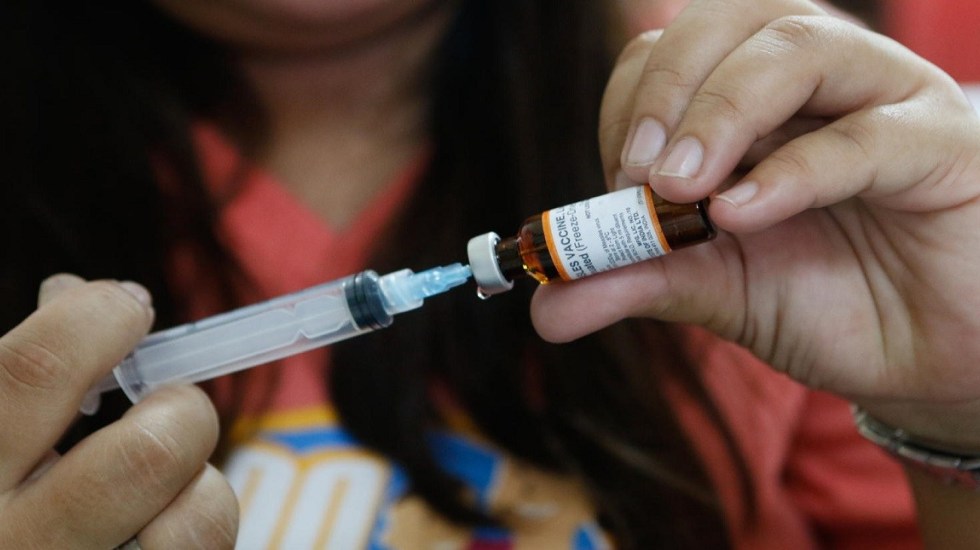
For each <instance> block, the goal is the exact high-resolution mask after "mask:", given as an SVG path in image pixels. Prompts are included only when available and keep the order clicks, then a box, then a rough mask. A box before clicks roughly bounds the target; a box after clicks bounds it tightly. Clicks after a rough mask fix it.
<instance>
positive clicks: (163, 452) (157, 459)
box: [120, 422, 194, 493]
mask: <svg viewBox="0 0 980 550" xmlns="http://www.w3.org/2000/svg"><path fill="white" fill-rule="evenodd" d="M133 428H134V429H133V430H130V431H128V433H127V436H128V437H127V441H126V442H125V445H123V446H121V448H122V449H123V451H122V456H121V457H120V460H121V463H122V464H123V467H124V468H125V471H126V472H127V474H128V479H130V480H131V481H132V483H133V484H134V485H138V486H139V487H138V488H136V489H137V490H138V489H139V488H143V489H146V488H149V490H151V491H155V490H159V491H161V492H166V493H172V492H173V491H174V489H175V488H177V487H176V486H177V485H180V484H183V482H184V481H185V480H186V476H187V471H188V470H189V469H191V468H193V467H194V465H193V464H192V463H191V462H192V461H191V460H190V457H189V456H188V455H186V454H185V452H184V450H183V449H182V448H181V444H180V441H179V440H178V438H177V437H175V436H174V434H172V433H170V430H169V429H167V428H166V427H162V426H154V425H151V424H147V423H143V422H136V423H135V425H134V427H133Z"/></svg>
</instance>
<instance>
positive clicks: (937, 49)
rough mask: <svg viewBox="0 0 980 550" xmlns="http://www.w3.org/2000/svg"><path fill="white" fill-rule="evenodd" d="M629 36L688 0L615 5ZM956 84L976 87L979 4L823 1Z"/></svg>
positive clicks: (628, 0)
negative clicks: (621, 8) (625, 19)
mask: <svg viewBox="0 0 980 550" xmlns="http://www.w3.org/2000/svg"><path fill="white" fill-rule="evenodd" d="M620 2H622V4H623V6H624V7H625V8H626V13H628V14H629V15H628V17H629V25H630V27H632V29H631V30H632V31H634V32H639V31H641V30H645V29H651V28H658V27H660V26H662V24H663V22H664V21H669V20H671V19H673V16H674V15H676V14H677V12H679V11H680V10H681V9H682V8H683V7H684V5H685V4H686V3H687V2H688V0H620ZM829 2H830V3H832V4H835V5H837V6H838V7H840V8H842V9H844V10H846V11H848V12H850V13H853V14H855V15H857V16H858V17H860V18H861V19H863V20H864V21H866V22H867V23H868V25H869V26H871V27H872V28H874V29H875V30H878V31H880V32H883V33H885V34H887V35H889V36H892V37H894V38H895V39H897V40H898V41H899V42H902V43H903V44H905V45H906V46H908V47H909V48H911V49H912V50H914V51H915V52H916V53H918V54H919V55H921V56H923V57H925V58H926V59H928V60H930V61H932V62H933V63H935V64H936V65H939V66H940V67H941V68H942V69H944V70H945V71H946V72H948V73H949V74H951V75H952V76H953V77H954V78H956V79H957V80H959V81H960V82H980V0H829Z"/></svg>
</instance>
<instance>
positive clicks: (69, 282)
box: [37, 273, 82, 305]
mask: <svg viewBox="0 0 980 550" xmlns="http://www.w3.org/2000/svg"><path fill="white" fill-rule="evenodd" d="M80 283H82V279H81V278H79V277H76V276H74V275H69V274H67V273H58V274H57V275H52V276H50V277H48V278H47V279H45V280H44V281H43V282H41V287H40V288H39V289H38V291H37V302H38V305H41V304H44V303H45V302H47V301H48V300H50V299H52V298H54V297H55V296H57V295H58V294H60V293H61V292H62V291H63V290H65V289H66V288H70V287H72V286H75V285H77V284H80Z"/></svg>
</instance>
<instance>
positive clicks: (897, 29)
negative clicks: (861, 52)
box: [878, 0, 980, 82]
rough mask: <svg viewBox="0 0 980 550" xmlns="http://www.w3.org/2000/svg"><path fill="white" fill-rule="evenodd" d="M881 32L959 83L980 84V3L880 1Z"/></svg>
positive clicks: (959, 0)
mask: <svg viewBox="0 0 980 550" xmlns="http://www.w3.org/2000/svg"><path fill="white" fill-rule="evenodd" d="M878 4H879V10H880V18H879V23H878V24H879V25H880V27H879V28H880V30H882V31H883V32H885V33H886V34H889V35H890V36H893V37H894V38H896V39H897V40H898V41H900V42H902V43H903V44H905V45H906V46H908V47H910V48H912V49H913V50H914V51H915V52H916V53H918V54H919V55H921V56H923V57H925V58H926V59H928V60H930V61H932V62H933V63H935V64H937V65H939V66H940V67H941V68H943V69H944V70H945V71H946V72H948V73H949V74H951V75H953V77H954V78H956V79H957V80H959V81H960V82H980V0H879V2H878Z"/></svg>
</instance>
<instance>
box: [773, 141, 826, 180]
mask: <svg viewBox="0 0 980 550" xmlns="http://www.w3.org/2000/svg"><path fill="white" fill-rule="evenodd" d="M767 163H768V164H769V165H770V167H771V168H775V169H776V170H777V171H780V172H783V173H785V174H792V175H793V179H800V178H801V177H802V178H806V177H807V176H808V175H810V174H814V173H816V172H815V170H814V169H813V165H812V163H811V162H810V157H809V155H807V152H806V150H804V149H803V148H802V147H799V146H796V145H794V144H793V143H789V144H787V145H786V146H784V147H783V148H782V149H780V150H778V151H776V152H775V153H773V154H772V155H771V156H770V157H769V158H768V159H767Z"/></svg>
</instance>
